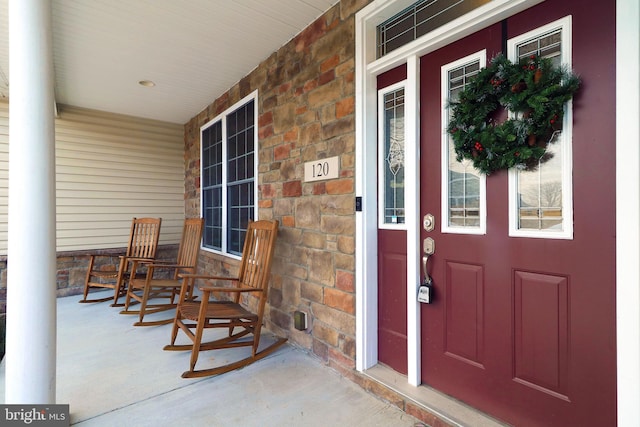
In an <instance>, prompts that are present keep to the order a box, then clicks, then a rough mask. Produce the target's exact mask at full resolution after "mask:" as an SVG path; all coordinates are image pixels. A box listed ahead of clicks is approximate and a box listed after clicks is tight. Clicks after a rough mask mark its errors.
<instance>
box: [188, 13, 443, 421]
mask: <svg viewBox="0 0 640 427" xmlns="http://www.w3.org/2000/svg"><path fill="white" fill-rule="evenodd" d="M368 3H369V0H341V1H340V2H339V3H337V4H336V5H334V6H333V7H332V8H331V9H329V10H328V11H327V12H326V13H325V14H324V15H323V16H321V17H320V18H318V19H317V20H316V21H315V22H313V23H312V24H311V25H309V26H308V27H307V28H306V29H305V30H303V31H302V32H301V33H300V34H299V35H297V36H296V37H295V38H294V39H292V40H291V41H290V42H288V43H287V44H286V45H284V46H283V47H282V48H280V49H279V50H278V51H277V52H275V53H273V54H272V55H271V56H269V58H267V59H266V60H265V61H263V62H262V63H261V64H260V65H258V67H256V68H255V69H254V70H253V71H252V72H251V73H250V74H249V75H247V76H246V77H244V78H243V79H242V80H240V82H238V83H237V84H236V85H234V86H233V87H232V88H231V89H229V91H227V92H226V93H224V94H223V95H222V96H220V97H219V98H218V99H216V100H215V101H214V102H213V103H211V104H210V105H209V106H208V107H207V108H206V109H205V110H204V111H202V112H201V113H200V114H199V115H198V116H196V117H194V118H192V119H191V120H190V121H189V122H188V123H187V124H186V125H185V209H186V216H187V217H199V216H200V127H201V126H202V125H204V124H206V123H207V122H209V121H210V120H212V119H214V118H215V117H217V116H218V115H219V114H220V113H222V112H223V111H225V110H227V109H228V108H229V107H231V106H232V105H233V104H235V103H236V102H238V101H240V100H241V99H243V98H244V97H245V96H247V95H249V94H250V93H252V92H253V91H254V90H258V100H257V102H258V112H259V117H258V138H259V144H258V145H259V147H258V156H259V171H258V188H259V197H258V199H259V200H258V217H259V219H272V218H274V219H277V220H278V221H279V222H280V231H279V235H278V241H277V243H276V251H275V258H274V264H273V266H272V278H271V289H270V294H269V302H268V306H267V314H266V316H265V326H266V328H267V329H269V330H271V331H273V332H275V333H277V334H279V335H281V336H286V337H288V338H289V342H292V343H294V344H295V345H298V346H301V347H303V348H306V349H308V350H309V351H311V352H312V353H314V354H315V355H317V356H318V357H319V358H320V359H322V360H323V361H325V363H327V364H328V365H329V366H331V367H333V368H334V369H336V370H337V371H339V372H340V373H341V374H342V375H343V376H344V377H345V378H348V379H349V380H351V381H353V382H354V383H356V384H358V385H359V386H360V387H362V388H363V389H365V390H367V391H369V392H371V393H373V394H375V395H377V396H378V397H380V398H382V399H384V400H386V401H387V402H389V403H390V404H392V405H394V406H397V407H398V408H400V409H402V410H404V411H405V412H407V413H408V414H410V415H412V416H414V417H416V418H418V419H420V420H421V421H423V422H425V423H427V424H428V425H431V426H449V425H450V424H449V423H448V422H447V421H445V419H443V418H441V417H439V416H438V415H436V413H434V412H432V411H430V410H427V409H426V408H424V407H422V406H420V405H418V404H416V402H415V401H414V400H412V399H411V398H409V397H407V396H405V395H403V394H402V393H400V392H398V391H396V390H394V389H393V388H391V387H389V386H386V385H383V384H381V383H379V382H377V381H376V380H373V379H371V378H370V377H368V376H366V375H362V374H360V373H359V372H357V371H356V370H355V356H356V354H355V353H356V350H355V330H356V327H355V278H354V274H355V174H356V170H355V115H354V111H355V109H354V103H355V80H354V78H355V60H354V54H355V13H356V12H357V11H358V10H360V9H361V8H362V7H364V6H365V5H366V4H368ZM333 156H339V157H340V176H339V178H337V179H333V180H327V181H319V182H309V183H306V182H304V163H305V162H309V161H313V160H318V159H323V158H328V157H333ZM238 264H239V262H238V261H235V260H234V259H231V258H228V257H224V256H222V255H217V254H214V253H212V252H208V251H202V252H201V255H200V264H199V270H200V272H202V273H208V274H236V273H237V268H238ZM253 303H255V301H248V304H250V305H251V304H253ZM296 310H300V311H303V312H305V313H307V323H308V328H307V330H305V331H298V330H296V329H294V327H293V312H294V311H296Z"/></svg>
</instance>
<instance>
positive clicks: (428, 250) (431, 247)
mask: <svg viewBox="0 0 640 427" xmlns="http://www.w3.org/2000/svg"><path fill="white" fill-rule="evenodd" d="M422 251H423V252H424V253H425V255H433V254H434V253H435V252H436V242H435V241H434V240H433V239H432V238H431V237H427V238H426V239H424V240H423V241H422Z"/></svg>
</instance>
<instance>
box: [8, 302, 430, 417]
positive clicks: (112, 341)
mask: <svg viewBox="0 0 640 427" xmlns="http://www.w3.org/2000/svg"><path fill="white" fill-rule="evenodd" d="M78 300H79V297H78V296H72V297H66V298H60V299H58V306H57V307H58V325H57V331H58V351H57V354H58V358H57V403H68V404H69V405H70V412H71V424H72V425H77V426H110V427H111V426H117V425H127V426H136V427H142V426H165V425H180V426H225V427H226V426H243V427H245V426H329V425H343V426H385V427H386V426H407V427H410V426H414V425H421V424H420V423H418V421H417V419H415V418H413V417H411V416H409V415H407V414H406V413H404V412H402V411H401V410H400V409H398V408H397V407H395V406H393V405H390V404H388V403H386V402H384V401H382V400H380V399H378V398H376V397H375V396H373V395H371V394H369V393H367V392H366V391H364V390H363V389H362V388H360V387H358V386H357V385H356V384H354V383H353V382H351V381H349V380H347V379H345V378H343V377H341V376H340V375H339V374H338V373H337V372H336V371H334V370H333V369H331V368H329V367H327V366H325V365H323V364H322V363H321V362H320V361H319V360H317V359H316V358H314V357H313V356H311V355H309V354H308V353H305V352H304V351H302V350H301V349H298V348H296V347H293V346H290V345H285V346H283V347H281V348H280V349H278V350H277V351H276V352H275V353H274V354H272V355H270V356H268V357H267V358H265V359H263V360H261V361H258V362H256V363H254V364H252V365H249V366H247V367H245V368H244V369H241V370H238V371H233V372H230V373H227V374H224V375H222V376H218V377H212V378H204V379H203V378H200V379H182V378H181V377H180V374H181V373H182V372H183V371H184V370H186V369H187V367H188V363H189V352H166V351H163V350H162V347H163V346H164V345H165V344H167V343H168V340H169V334H170V328H171V326H170V325H164V326H154V327H134V326H132V324H133V322H134V316H125V315H120V314H118V312H119V309H116V308H111V307H109V306H108V303H98V304H78ZM163 315H164V316H167V313H158V314H156V315H155V316H158V317H161V316H163ZM230 351H231V350H230ZM236 351H242V349H241V350H236ZM207 353H218V354H215V355H213V354H207ZM227 356H229V355H228V354H226V355H225V354H223V352H221V351H217V352H205V353H203V354H202V355H201V357H200V360H199V362H202V363H203V364H206V363H207V362H212V363H218V362H219V363H222V362H223V361H224V359H225V357H227ZM212 357H215V360H216V362H213V360H212ZM4 369H5V367H4V363H2V365H0V398H1V400H0V401H2V402H4Z"/></svg>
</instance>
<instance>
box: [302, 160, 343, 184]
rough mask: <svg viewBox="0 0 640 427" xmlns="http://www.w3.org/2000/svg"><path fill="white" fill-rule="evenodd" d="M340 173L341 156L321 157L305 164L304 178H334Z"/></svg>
mask: <svg viewBox="0 0 640 427" xmlns="http://www.w3.org/2000/svg"><path fill="white" fill-rule="evenodd" d="M339 175H340V158H339V157H338V156H336V157H330V158H328V159H319V160H314V161H312V162H306V163H305V164H304V180H305V181H306V182H309V181H322V180H324V179H334V178H337V177H338V176H339Z"/></svg>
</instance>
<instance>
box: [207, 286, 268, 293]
mask: <svg viewBox="0 0 640 427" xmlns="http://www.w3.org/2000/svg"><path fill="white" fill-rule="evenodd" d="M199 289H200V290H201V291H202V292H262V291H263V290H264V289H260V288H251V287H245V288H226V287H224V286H200V287H199Z"/></svg>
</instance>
